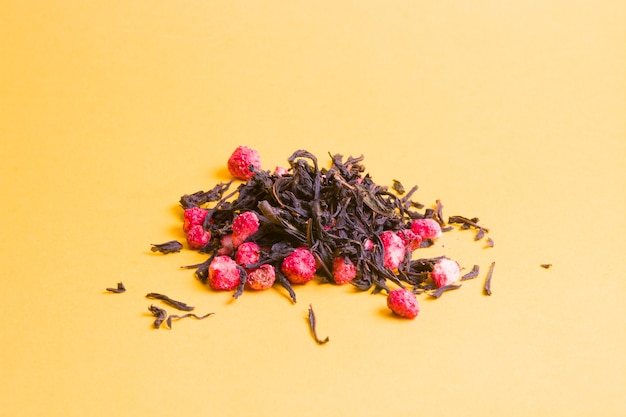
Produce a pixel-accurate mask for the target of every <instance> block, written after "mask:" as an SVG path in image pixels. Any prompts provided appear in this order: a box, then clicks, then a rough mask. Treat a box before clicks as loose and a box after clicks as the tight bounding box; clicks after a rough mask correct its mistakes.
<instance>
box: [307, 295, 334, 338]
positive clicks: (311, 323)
mask: <svg viewBox="0 0 626 417" xmlns="http://www.w3.org/2000/svg"><path fill="white" fill-rule="evenodd" d="M316 325H317V323H316V321H315V313H314V312H313V306H312V305H311V304H309V327H310V328H311V333H312V334H313V337H314V338H315V341H316V342H317V343H318V344H320V345H323V344H325V343H328V341H329V340H330V339H329V338H328V337H326V339H323V340H322V339H320V338H319V337H318V336H317V330H316V329H315V327H316Z"/></svg>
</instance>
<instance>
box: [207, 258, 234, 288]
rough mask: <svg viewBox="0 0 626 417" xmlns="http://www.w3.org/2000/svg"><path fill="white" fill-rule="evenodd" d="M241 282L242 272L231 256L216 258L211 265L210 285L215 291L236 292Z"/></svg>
mask: <svg viewBox="0 0 626 417" xmlns="http://www.w3.org/2000/svg"><path fill="white" fill-rule="evenodd" d="M240 280H241V271H240V270H239V268H237V263H236V262H235V261H234V260H232V258H231V257H230V256H216V257H215V258H213V260H212V261H211V264H210V265H209V285H211V288H213V289H215V290H234V289H235V288H237V286H238V285H239V282H240Z"/></svg>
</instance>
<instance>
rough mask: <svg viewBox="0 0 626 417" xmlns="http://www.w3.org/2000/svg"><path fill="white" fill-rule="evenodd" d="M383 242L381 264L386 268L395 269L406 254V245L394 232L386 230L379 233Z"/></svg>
mask: <svg viewBox="0 0 626 417" xmlns="http://www.w3.org/2000/svg"><path fill="white" fill-rule="evenodd" d="M380 240H381V241H382V242H383V250H384V255H383V264H384V266H385V267H386V268H389V269H397V268H398V266H400V264H401V263H402V261H403V260H404V257H405V255H406V246H405V245H404V242H403V241H402V239H401V238H400V236H398V235H397V234H396V233H394V232H392V231H391V230H387V231H385V232H383V233H381V235H380Z"/></svg>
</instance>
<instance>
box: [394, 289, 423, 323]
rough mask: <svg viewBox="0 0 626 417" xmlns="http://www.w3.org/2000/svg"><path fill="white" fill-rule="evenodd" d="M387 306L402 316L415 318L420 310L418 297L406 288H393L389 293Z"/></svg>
mask: <svg viewBox="0 0 626 417" xmlns="http://www.w3.org/2000/svg"><path fill="white" fill-rule="evenodd" d="M387 307H389V309H390V310H391V311H393V312H394V313H395V314H397V315H398V316H400V317H405V318H407V319H413V318H415V317H417V314H418V313H419V312H420V309H419V305H418V304H417V297H415V294H413V293H412V292H411V291H409V290H407V289H405V288H398V289H395V290H391V291H390V292H389V295H387Z"/></svg>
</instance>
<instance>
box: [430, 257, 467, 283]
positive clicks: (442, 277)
mask: <svg viewBox="0 0 626 417" xmlns="http://www.w3.org/2000/svg"><path fill="white" fill-rule="evenodd" d="M460 275H461V268H460V267H459V264H458V263H457V262H456V261H453V260H452V259H448V258H443V259H440V260H438V261H437V263H436V264H435V265H434V267H433V270H432V272H431V273H430V277H431V278H432V279H433V281H435V284H436V285H437V287H443V286H444V285H450V284H452V283H454V282H456V281H458V280H459V276H460Z"/></svg>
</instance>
